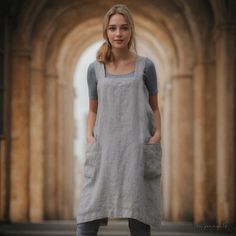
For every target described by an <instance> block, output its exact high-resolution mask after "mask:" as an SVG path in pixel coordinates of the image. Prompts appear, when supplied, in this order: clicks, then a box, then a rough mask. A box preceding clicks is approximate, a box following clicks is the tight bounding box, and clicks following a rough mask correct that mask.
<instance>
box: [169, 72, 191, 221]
mask: <svg viewBox="0 0 236 236" xmlns="http://www.w3.org/2000/svg"><path fill="white" fill-rule="evenodd" d="M172 81H173V82H172V85H173V87H172V92H173V93H172V106H173V107H172V138H173V139H172V167H171V168H172V219H173V220H174V221H185V220H192V215H193V195H192V194H193V193H192V192H193V115H192V113H193V95H192V92H193V89H192V76H191V75H177V76H174V77H173V78H172Z"/></svg>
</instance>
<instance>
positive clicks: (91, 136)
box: [87, 99, 98, 143]
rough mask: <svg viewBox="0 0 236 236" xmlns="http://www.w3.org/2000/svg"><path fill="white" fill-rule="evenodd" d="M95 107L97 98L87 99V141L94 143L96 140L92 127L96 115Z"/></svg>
mask: <svg viewBox="0 0 236 236" xmlns="http://www.w3.org/2000/svg"><path fill="white" fill-rule="evenodd" d="M97 107H98V100H97V99H89V112H88V117H87V143H94V142H95V141H96V140H95V137H94V133H93V128H94V125H95V122H96V117H97Z"/></svg>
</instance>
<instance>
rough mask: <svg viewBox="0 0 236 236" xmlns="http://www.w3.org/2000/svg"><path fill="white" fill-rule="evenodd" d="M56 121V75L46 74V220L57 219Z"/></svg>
mask: <svg viewBox="0 0 236 236" xmlns="http://www.w3.org/2000/svg"><path fill="white" fill-rule="evenodd" d="M57 123H58V114H57V75H56V74H46V81H45V165H44V176H45V178H44V212H45V219H46V220H53V219H54V220H55V219H58V209H57V207H58V186H57V175H58V169H57V159H58V157H57V154H58V152H57V146H58V144H57V139H58V133H57Z"/></svg>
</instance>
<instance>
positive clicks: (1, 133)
mask: <svg viewBox="0 0 236 236" xmlns="http://www.w3.org/2000/svg"><path fill="white" fill-rule="evenodd" d="M115 3H124V4H126V5H127V6H128V7H129V8H130V10H131V12H132V13H133V16H134V20H135V26H136V37H137V42H138V53H139V54H140V55H143V56H147V57H149V58H151V59H152V60H153V61H154V62H155V65H156V68H157V74H158V86H159V105H160V108H161V114H162V129H163V131H162V133H163V137H162V145H163V150H164V153H163V164H162V168H163V172H162V173H163V175H162V198H163V220H165V221H172V222H181V221H185V222H194V223H196V224H200V223H208V224H222V223H226V224H235V219H236V216H235V213H236V204H235V203H236V188H235V180H236V174H235V170H236V163H235V147H236V145H235V144H236V139H235V130H236V129H235V128H236V126H235V122H236V108H235V104H236V93H235V92H236V82H235V81H236V69H235V68H236V1H234V0H197V1H196V0H145V1H144V0H139V1H134V0H129V1H128V0H127V1H124V0H121V1H115V0H109V1H106V0H96V1H95V0H39V1H37V0H12V1H1V3H0V7H1V18H0V114H1V116H0V221H1V222H7V221H10V222H41V221H44V220H72V219H74V216H75V213H76V209H77V207H78V203H79V193H80V186H81V181H82V176H83V163H84V145H85V126H86V116H87V112H88V91H87V81H86V73H87V67H88V64H89V63H90V62H92V61H93V60H95V56H96V51H97V49H98V47H99V45H100V44H101V43H102V40H103V39H102V19H103V16H104V14H105V13H106V12H107V10H108V9H109V8H110V7H111V6H112V5H113V4H115Z"/></svg>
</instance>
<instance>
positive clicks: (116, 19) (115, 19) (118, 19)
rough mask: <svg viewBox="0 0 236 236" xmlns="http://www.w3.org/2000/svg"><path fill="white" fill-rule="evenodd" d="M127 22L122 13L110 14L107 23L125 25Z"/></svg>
mask: <svg viewBox="0 0 236 236" xmlns="http://www.w3.org/2000/svg"><path fill="white" fill-rule="evenodd" d="M127 24H128V22H127V20H126V18H125V17H124V16H123V15H122V14H118V13H117V14H115V15H112V16H111V18H110V20H109V25H127Z"/></svg>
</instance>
